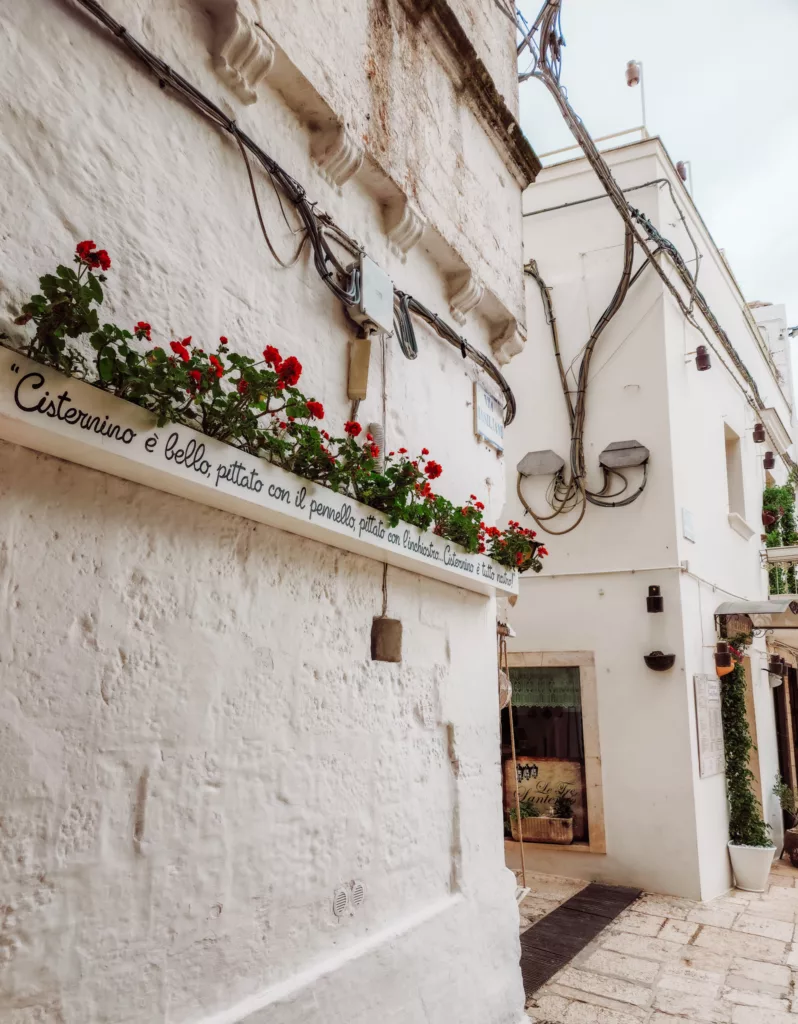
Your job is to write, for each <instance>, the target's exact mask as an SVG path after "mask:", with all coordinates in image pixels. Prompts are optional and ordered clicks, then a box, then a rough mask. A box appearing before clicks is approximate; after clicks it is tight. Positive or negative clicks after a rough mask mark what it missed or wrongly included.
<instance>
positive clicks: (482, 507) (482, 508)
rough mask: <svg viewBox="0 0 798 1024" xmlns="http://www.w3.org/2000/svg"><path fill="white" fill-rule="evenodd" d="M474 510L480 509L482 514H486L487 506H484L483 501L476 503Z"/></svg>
mask: <svg viewBox="0 0 798 1024" xmlns="http://www.w3.org/2000/svg"><path fill="white" fill-rule="evenodd" d="M474 508H478V509H479V511H480V512H484V511H485V506H484V505H483V504H482V502H481V501H475V502H474Z"/></svg>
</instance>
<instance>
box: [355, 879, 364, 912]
mask: <svg viewBox="0 0 798 1024" xmlns="http://www.w3.org/2000/svg"><path fill="white" fill-rule="evenodd" d="M365 898H366V887H365V885H363V883H362V882H353V883H352V906H353V907H355V908H357V907H359V906H360V905H361V904H362V903H363V901H364V900H365Z"/></svg>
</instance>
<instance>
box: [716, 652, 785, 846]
mask: <svg viewBox="0 0 798 1024" xmlns="http://www.w3.org/2000/svg"><path fill="white" fill-rule="evenodd" d="M745 685H746V684H745V669H744V668H743V666H742V664H741V663H738V664H737V665H735V667H734V669H733V670H732V671H731V672H730V673H729V674H728V675H726V676H724V677H723V679H722V680H721V714H722V717H723V740H724V744H725V748H726V795H727V797H728V801H729V839H730V840H731V841H732V843H733V844H734V845H735V846H771V845H772V843H771V841H770V836H769V834H768V830H769V828H770V826H769V825H768V824H767V822H765V821H763V820H762V817H761V809H760V807H759V804H758V803H757V800H756V797H755V796H754V793H753V790H752V788H751V783H752V782H753V781H754V774H753V772H752V771H751V769H750V768H749V767H748V764H749V761H750V758H751V750H752V748H753V742H752V740H751V732H750V730H749V728H748V718H747V716H746V711H745Z"/></svg>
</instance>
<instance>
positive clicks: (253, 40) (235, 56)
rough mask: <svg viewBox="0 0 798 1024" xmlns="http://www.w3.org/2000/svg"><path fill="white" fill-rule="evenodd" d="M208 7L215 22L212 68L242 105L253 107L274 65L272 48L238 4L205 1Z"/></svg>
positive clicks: (232, 1)
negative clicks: (264, 80) (250, 104)
mask: <svg viewBox="0 0 798 1024" xmlns="http://www.w3.org/2000/svg"><path fill="white" fill-rule="evenodd" d="M207 6H208V10H209V11H210V13H211V16H212V17H213V19H214V22H215V25H214V27H215V33H214V40H213V48H212V50H211V56H212V57H213V66H214V67H215V68H216V71H217V73H218V75H219V77H220V78H221V79H222V81H224V82H225V83H226V84H227V85H228V86H229V87H230V88H231V89H232V90H233V92H234V93H235V94H236V96H238V98H239V99H240V100H241V101H242V102H243V103H254V102H255V100H256V99H257V98H258V92H257V90H258V86H259V85H260V83H261V82H262V81H263V79H264V78H265V77H266V75H268V73H269V71H271V68H272V65H273V64H274V44H273V43H272V41H271V40H270V39H269V37H268V36H267V35H266V33H265V32H264V31H263V29H261V28H260V27H259V26H257V25H256V24H255V22H254V21H252V20H251V19H250V18H249V17H247V15H246V14H245V13H244V11H243V10H242V7H241V4H239V3H238V2H237V0H207Z"/></svg>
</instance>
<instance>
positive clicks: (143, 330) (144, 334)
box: [133, 320, 152, 341]
mask: <svg viewBox="0 0 798 1024" xmlns="http://www.w3.org/2000/svg"><path fill="white" fill-rule="evenodd" d="M133 333H134V334H135V335H136V337H137V338H139V339H141V338H146V339H147V341H152V328H151V327H150V325H149V324H148V323H146V322H145V321H144V320H139V322H138V323H137V324H136V326H135V327H134V328H133Z"/></svg>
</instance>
